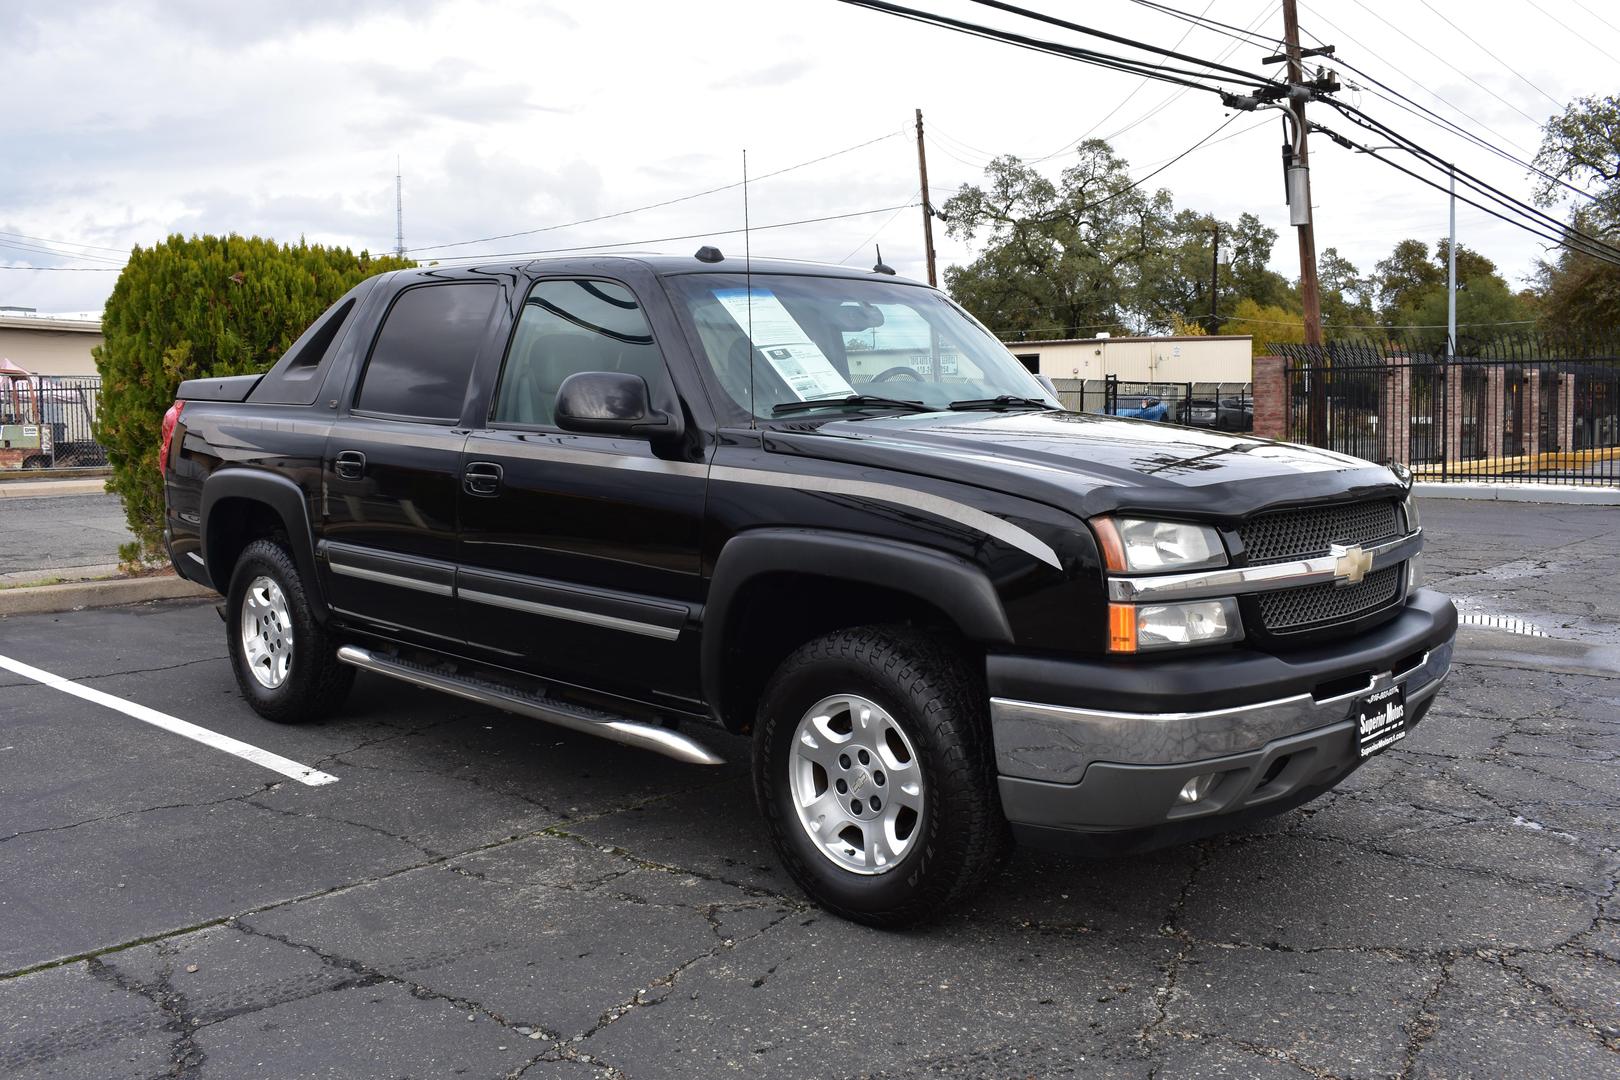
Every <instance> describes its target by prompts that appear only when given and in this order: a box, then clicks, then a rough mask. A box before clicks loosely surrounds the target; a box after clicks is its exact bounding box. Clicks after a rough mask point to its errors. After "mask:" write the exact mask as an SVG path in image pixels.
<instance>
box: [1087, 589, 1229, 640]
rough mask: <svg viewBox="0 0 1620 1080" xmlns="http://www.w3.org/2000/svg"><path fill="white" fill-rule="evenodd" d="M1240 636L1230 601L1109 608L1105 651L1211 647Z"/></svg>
mask: <svg viewBox="0 0 1620 1080" xmlns="http://www.w3.org/2000/svg"><path fill="white" fill-rule="evenodd" d="M1242 636H1243V623H1242V621H1241V620H1240V619H1239V618H1238V607H1237V601H1236V600H1233V599H1231V598H1230V597H1225V598H1222V599H1220V600H1193V601H1189V602H1187V603H1184V604H1142V605H1140V606H1138V605H1136V604H1109V605H1108V651H1109V652H1113V653H1134V652H1145V651H1147V650H1149V649H1167V648H1172V647H1175V646H1188V645H1213V644H1215V643H1217V642H1221V641H1235V640H1237V639H1238V638H1241V637H1242Z"/></svg>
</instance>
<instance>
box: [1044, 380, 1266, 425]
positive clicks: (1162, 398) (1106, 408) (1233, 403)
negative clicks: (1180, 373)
mask: <svg viewBox="0 0 1620 1080" xmlns="http://www.w3.org/2000/svg"><path fill="white" fill-rule="evenodd" d="M1053 385H1055V386H1056V387H1057V391H1058V398H1059V400H1061V401H1062V402H1063V406H1064V408H1066V409H1072V410H1074V411H1076V412H1091V413H1103V414H1105V415H1108V416H1122V415H1123V416H1146V417H1148V418H1149V419H1154V420H1164V421H1167V422H1169V423H1172V424H1192V425H1195V426H1197V427H1207V428H1216V429H1218V430H1221V431H1252V430H1253V429H1254V400H1253V385H1252V384H1251V383H1246V382H1242V383H1239V382H1227V383H1222V382H1127V381H1124V380H1121V379H1120V378H1118V377H1117V376H1114V375H1109V376H1107V377H1106V378H1102V379H1055V380H1053Z"/></svg>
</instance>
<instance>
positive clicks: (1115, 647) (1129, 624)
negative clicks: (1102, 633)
mask: <svg viewBox="0 0 1620 1080" xmlns="http://www.w3.org/2000/svg"><path fill="white" fill-rule="evenodd" d="M1108 651H1109V652H1114V653H1133V652H1135V651H1136V605H1134V604H1109V605H1108Z"/></svg>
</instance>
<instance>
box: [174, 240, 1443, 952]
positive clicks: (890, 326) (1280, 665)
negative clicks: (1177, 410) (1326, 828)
mask: <svg viewBox="0 0 1620 1080" xmlns="http://www.w3.org/2000/svg"><path fill="white" fill-rule="evenodd" d="M882 269H886V268H882ZM160 460H161V468H162V470H163V474H164V478H165V486H166V490H167V518H166V528H167V543H168V547H169V552H170V557H171V558H172V560H173V562H174V565H175V568H176V569H177V570H178V571H179V573H180V574H182V575H183V576H185V577H187V578H190V579H192V580H193V581H197V582H200V583H202V584H204V585H206V586H209V587H211V588H213V589H215V590H217V591H219V592H221V593H223V594H224V596H225V597H226V600H225V603H224V604H223V605H222V606H221V612H222V613H223V614H224V616H225V619H226V633H227V637H228V639H229V643H230V652H231V658H232V661H233V664H234V669H235V674H236V679H237V682H238V683H239V684H240V687H241V691H242V693H243V694H244V695H245V696H246V698H247V699H248V701H249V702H251V703H252V706H253V708H254V709H255V710H257V711H258V712H259V713H260V714H261V715H263V716H264V717H266V718H267V719H270V720H274V721H279V722H297V721H307V720H313V719H316V718H318V717H321V716H323V715H326V714H329V713H331V712H333V711H334V710H336V709H338V708H339V707H340V706H341V705H342V703H343V701H344V698H345V696H346V695H347V694H348V693H349V690H350V686H351V684H352V682H353V677H354V673H355V671H356V670H362V671H369V672H374V673H377V674H379V675H383V676H387V677H389V678H394V679H401V680H404V681H406V682H409V683H413V684H415V685H418V686H422V687H428V688H432V689H435V690H440V691H443V692H445V693H448V694H453V695H456V696H458V697H461V698H465V699H471V700H473V701H478V702H483V703H487V704H490V705H494V706H497V707H499V708H501V709H505V710H508V711H510V712H513V713H517V714H520V715H523V716H525V717H530V718H534V719H538V720H543V721H547V722H549V723H553V724H559V725H562V726H564V727H568V728H572V729H575V730H578V731H584V732H589V733H591V734H594V735H599V736H601V737H603V738H607V739H612V740H615V741H618V742H621V743H626V744H629V745H631V746H636V747H641V748H644V749H647V750H652V751H655V752H658V753H661V754H665V755H668V756H669V757H672V758H675V759H676V760H678V761H682V762H687V763H694V764H698V765H704V764H716V763H719V761H720V759H719V757H718V756H717V755H716V754H715V753H714V752H713V751H711V750H710V749H709V748H707V747H706V746H705V745H704V744H703V742H702V741H701V740H702V732H703V730H704V728H705V725H718V726H719V727H721V728H724V729H726V730H727V731H730V732H735V733H739V734H742V735H747V736H750V737H751V739H752V771H753V778H754V788H755V792H756V795H757V798H758V802H759V808H760V810H761V812H762V813H763V815H764V818H765V821H766V823H767V825H768V828H769V831H770V834H771V837H772V840H773V842H774V845H775V847H776V849H777V851H778V853H779V854H780V857H781V859H782V861H783V863H784V864H785V865H786V867H787V869H788V870H789V871H790V872H791V874H792V876H793V877H794V879H795V880H796V881H797V882H798V883H799V885H801V886H802V887H803V888H804V889H805V891H806V892H808V893H809V894H810V895H811V896H812V897H813V898H814V899H815V900H816V901H817V902H819V903H820V904H822V905H824V906H825V907H827V908H829V909H830V910H833V911H835V912H837V913H839V914H841V915H844V916H846V917H848V918H852V919H856V920H860V921H864V922H868V923H873V924H878V925H900V924H903V923H906V922H912V921H916V920H918V919H921V918H924V917H926V916H928V915H930V914H931V913H934V912H936V911H939V910H940V909H941V908H943V907H945V906H946V905H948V904H950V903H952V902H953V901H955V900H958V899H959V898H961V897H963V896H965V895H966V894H967V893H968V891H969V890H970V889H972V888H973V887H974V886H975V885H977V884H978V883H980V882H981V881H982V880H983V879H984V878H985V877H986V876H987V874H988V872H989V871H990V870H991V869H992V868H993V867H994V866H995V865H996V864H997V862H998V859H999V858H1000V856H1001V854H1002V853H1003V852H1004V851H1005V850H1006V847H1007V845H1008V844H1009V842H1011V841H1013V840H1017V841H1020V842H1024V843H1028V844H1032V845H1038V846H1045V847H1057V848H1062V849H1068V850H1071V851H1080V852H1092V853H1121V852H1129V851H1135V850H1142V849H1146V848H1149V847H1153V846H1156V845H1161V844H1165V843H1169V842H1173V841H1180V840H1186V839H1190V838H1195V837H1198V836H1202V835H1206V834H1208V833H1212V832H1215V831H1218V830H1221V829H1226V828H1230V827H1232V826H1234V825H1238V824H1240V823H1243V822H1246V821H1251V820H1253V819H1255V818H1258V817H1261V816H1264V815H1268V814H1274V813H1278V812H1280V811H1283V810H1287V809H1289V808H1291V807H1294V806H1298V805H1299V804H1301V803H1303V802H1305V801H1306V800H1309V799H1311V798H1314V797H1315V796H1317V795H1320V794H1322V793H1323V792H1325V791H1327V790H1328V789H1330V788H1332V787H1333V786H1334V785H1335V784H1337V783H1339V782H1340V781H1341V780H1343V779H1344V778H1345V777H1346V776H1347V775H1349V774H1350V773H1351V772H1353V771H1354V770H1355V769H1356V768H1358V767H1359V766H1360V765H1362V764H1363V762H1364V761H1365V760H1366V759H1367V758H1369V757H1371V756H1372V755H1374V754H1376V753H1377V752H1378V751H1380V750H1382V749H1384V748H1386V747H1387V746H1389V745H1391V744H1392V743H1394V742H1396V741H1397V740H1399V739H1401V738H1403V737H1404V736H1405V735H1406V734H1407V733H1408V732H1410V731H1411V730H1412V729H1413V727H1415V726H1416V725H1417V723H1418V722H1419V721H1420V720H1421V719H1422V718H1423V715H1424V713H1425V712H1426V711H1427V710H1428V708H1429V706H1430V705H1431V704H1432V703H1433V701H1434V696H1435V693H1436V691H1437V690H1438V689H1439V687H1440V684H1441V682H1442V681H1443V680H1444V679H1445V677H1446V674H1447V672H1448V670H1449V667H1450V662H1451V652H1452V642H1453V638H1454V636H1455V632H1456V624H1457V616H1456V611H1455V609H1454V608H1453V607H1452V604H1451V602H1450V601H1449V600H1447V599H1446V598H1445V597H1443V596H1440V595H1438V594H1436V593H1434V592H1431V591H1428V590H1425V589H1423V588H1421V587H1420V570H1419V559H1418V552H1419V549H1420V548H1421V547H1422V544H1423V535H1422V529H1421V527H1420V525H1419V521H1418V513H1417V508H1416V506H1415V505H1414V502H1413V499H1412V497H1411V477H1410V475H1409V474H1408V473H1406V472H1405V471H1404V470H1402V469H1400V468H1395V469H1390V468H1385V467H1381V466H1377V465H1373V464H1370V463H1368V462H1366V461H1361V460H1358V459H1355V458H1350V457H1345V456H1342V455H1338V454H1333V453H1328V452H1325V451H1321V450H1314V449H1309V448H1305V447H1298V446H1290V445H1286V444H1281V443H1276V442H1271V441H1267V440H1262V439H1254V438H1245V437H1239V436H1229V435H1222V434H1217V433H1214V432H1208V431H1199V430H1195V429H1192V428H1186V427H1177V426H1173V425H1168V424H1157V423H1146V422H1141V421H1135V420H1126V419H1119V418H1115V417H1108V416H1094V415H1089V414H1083V413H1075V412H1069V411H1066V410H1064V409H1063V408H1062V406H1061V404H1060V403H1059V401H1058V400H1057V398H1056V397H1055V396H1054V395H1053V394H1052V393H1051V392H1050V390H1049V388H1048V387H1047V386H1046V385H1045V384H1043V383H1042V382H1040V381H1039V380H1037V379H1036V378H1035V377H1034V376H1033V375H1031V374H1029V373H1028V372H1027V371H1025V370H1024V368H1023V367H1021V366H1020V365H1019V363H1018V361H1017V360H1016V359H1015V358H1014V357H1013V356H1012V355H1011V354H1010V353H1008V351H1007V350H1006V349H1005V348H1004V347H1003V346H1002V345H1001V344H1000V343H999V342H998V341H997V340H996V339H995V337H994V336H992V335H991V334H990V333H989V332H988V331H987V330H986V329H985V328H984V327H983V326H982V325H980V324H979V323H978V322H976V321H975V320H974V319H973V318H972V317H971V316H969V315H968V314H967V313H966V312H965V311H963V310H962V309H961V308H960V307H958V306H957V305H956V304H954V303H953V302H952V301H951V300H950V299H949V298H947V297H946V296H944V295H943V294H942V293H940V292H938V291H936V290H934V289H931V288H928V287H927V286H924V285H920V284H917V283H915V282H910V281H906V280H903V279H901V278H898V277H894V276H892V275H891V274H885V273H875V272H874V273H867V272H855V271H851V270H848V269H844V268H841V267H832V266H820V265H813V264H807V263H792V262H778V261H774V260H773V261H768V262H767V261H764V260H754V261H753V262H752V264H750V265H745V264H744V263H743V262H742V261H740V260H737V259H731V258H726V257H725V256H723V255H722V254H721V253H720V252H718V251H716V250H714V249H713V248H704V249H702V250H700V251H699V252H698V253H697V255H696V256H695V257H694V256H686V257H674V256H648V257H639V256H638V257H627V256H601V255H593V256H588V257H578V258H566V259H549V260H542V261H535V262H525V263H521V264H517V265H513V264H510V263H506V264H495V265H478V266H463V267H438V266H435V267H424V268H420V269H414V270H402V271H398V272H395V273H390V274H386V275H382V276H378V277H374V278H372V279H370V280H368V281H366V282H364V283H363V284H361V285H359V286H357V287H356V288H355V289H354V290H353V291H351V292H350V293H349V294H348V295H346V296H344V297H343V298H342V299H341V300H339V301H338V302H337V303H336V304H335V305H333V307H332V308H331V309H330V310H329V311H327V312H326V313H325V314H324V315H323V316H322V317H321V318H320V319H319V320H317V321H316V322H315V324H314V325H313V326H311V327H310V328H309V329H308V330H307V331H306V332H305V333H304V335H303V336H302V337H301V338H299V339H298V341H297V342H295V343H294V344H293V346H292V348H291V349H290V350H289V351H288V353H287V354H286V356H284V357H283V358H282V359H281V360H280V361H279V362H278V363H277V364H276V365H275V366H274V367H273V368H271V369H270V370H269V371H268V372H266V373H264V374H263V375H251V376H240V377H235V378H222V379H199V380H193V381H189V382H186V383H185V384H183V385H182V386H181V387H180V391H179V400H178V401H176V402H175V404H174V406H173V407H172V408H171V409H170V411H169V414H168V416H166V417H165V422H164V439H163V446H162V450H161V459H160ZM711 741H712V740H711Z"/></svg>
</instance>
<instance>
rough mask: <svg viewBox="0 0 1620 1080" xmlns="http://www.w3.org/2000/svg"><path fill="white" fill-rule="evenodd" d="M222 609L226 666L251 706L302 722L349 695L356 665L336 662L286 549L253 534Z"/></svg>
mask: <svg viewBox="0 0 1620 1080" xmlns="http://www.w3.org/2000/svg"><path fill="white" fill-rule="evenodd" d="M225 610H226V616H225V627H226V629H225V637H226V640H227V641H228V642H229V643H230V650H231V670H232V672H234V673H235V675H236V685H237V686H238V687H239V688H241V691H242V696H243V697H245V698H247V700H248V704H249V705H252V706H253V711H254V712H256V713H258V714H259V715H260V716H262V717H264V718H265V719H266V720H274V721H275V722H276V723H278V724H300V723H307V722H309V721H312V720H319V719H322V718H324V717H326V716H328V715H330V714H331V713H332V712H334V711H335V710H336V709H337V708H338V707H339V706H341V705H342V704H343V701H344V699H345V698H347V697H348V696H349V688H350V687H351V686H353V685H354V668H352V667H350V666H349V665H347V664H340V663H339V662H338V659H337V646H336V644H335V643H334V642H333V641H332V640H331V638H330V636H329V635H328V634H327V632H326V629H325V628H324V627H323V626H321V624H320V623H319V622H317V621H316V620H315V614H314V611H313V609H312V608H311V606H310V602H309V593H308V591H307V590H306V589H305V587H304V582H303V580H302V579H301V578H299V576H298V567H297V566H296V565H295V564H294V563H293V560H292V556H291V555H289V554H288V553H287V549H286V548H284V547H282V546H281V545H280V544H278V543H276V542H275V541H273V540H255V541H253V543H251V544H249V545H248V546H247V547H246V548H245V549H244V550H243V552H242V554H241V556H240V557H239V558H238V559H237V560H236V568H235V569H234V570H233V571H232V572H231V587H230V591H229V592H228V593H227V594H226V605H225Z"/></svg>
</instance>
